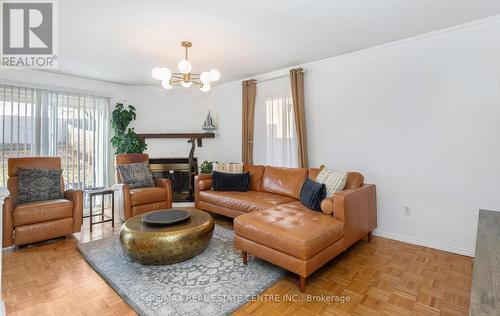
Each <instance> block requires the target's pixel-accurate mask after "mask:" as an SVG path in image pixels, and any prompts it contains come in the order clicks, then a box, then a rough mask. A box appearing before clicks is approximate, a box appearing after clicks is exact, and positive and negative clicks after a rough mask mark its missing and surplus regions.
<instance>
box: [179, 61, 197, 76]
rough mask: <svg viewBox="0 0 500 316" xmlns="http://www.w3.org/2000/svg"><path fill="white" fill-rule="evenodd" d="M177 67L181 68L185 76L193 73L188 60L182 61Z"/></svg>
mask: <svg viewBox="0 0 500 316" xmlns="http://www.w3.org/2000/svg"><path fill="white" fill-rule="evenodd" d="M177 67H178V68H179V71H180V72H181V73H183V74H188V73H190V72H191V69H193V67H192V66H191V63H190V62H189V60H186V59H184V60H181V61H180V62H179V65H177Z"/></svg>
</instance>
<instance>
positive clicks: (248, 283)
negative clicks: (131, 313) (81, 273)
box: [78, 226, 286, 316]
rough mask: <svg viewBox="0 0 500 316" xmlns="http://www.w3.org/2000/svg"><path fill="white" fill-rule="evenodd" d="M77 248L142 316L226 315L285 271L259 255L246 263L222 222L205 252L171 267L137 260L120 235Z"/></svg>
mask: <svg viewBox="0 0 500 316" xmlns="http://www.w3.org/2000/svg"><path fill="white" fill-rule="evenodd" d="M78 248H79V249H80V252H81V253H82V255H83V257H84V258H85V260H87V262H88V263H89V264H90V265H91V266H92V267H93V268H94V270H95V271H97V272H98V273H99V274H100V275H101V276H102V277H103V278H104V279H105V280H106V281H107V282H108V283H109V284H110V285H111V287H113V289H114V290H115V291H116V292H117V293H118V294H119V295H120V296H121V297H122V298H123V299H124V300H125V301H126V302H127V304H128V305H129V306H130V307H132V308H133V309H134V310H135V311H136V312H137V313H138V314H140V315H159V316H163V315H227V314H230V313H231V312H233V311H234V310H236V309H237V308H238V307H239V306H241V305H243V304H245V303H246V302H247V301H249V300H252V299H255V297H256V296H257V295H258V294H260V293H261V292H262V291H263V290H265V289H266V288H268V287H269V286H271V285H272V284H274V283H275V282H276V281H277V280H279V279H280V278H282V277H283V276H284V275H285V273H286V272H285V271H284V270H282V269H281V268H279V267H276V266H274V265H272V264H270V263H267V262H264V261H262V260H259V259H255V258H252V260H251V261H249V263H248V265H244V264H243V262H242V259H241V253H240V251H238V250H237V249H235V248H234V245H233V232H232V231H231V230H228V229H225V228H222V227H220V226H216V227H215V231H214V235H213V238H212V241H211V242H210V244H209V246H208V247H207V249H206V250H205V251H204V252H203V253H202V254H200V255H198V256H197V257H194V258H193V259H190V260H187V261H184V262H180V263H176V264H172V265H164V266H148V265H142V264H140V263H137V262H136V261H134V260H132V259H130V258H129V257H128V256H127V255H125V254H124V253H123V251H122V249H121V246H120V241H119V237H118V236H117V235H114V236H110V237H106V238H103V239H100V240H96V241H91V242H87V243H83V244H79V245H78Z"/></svg>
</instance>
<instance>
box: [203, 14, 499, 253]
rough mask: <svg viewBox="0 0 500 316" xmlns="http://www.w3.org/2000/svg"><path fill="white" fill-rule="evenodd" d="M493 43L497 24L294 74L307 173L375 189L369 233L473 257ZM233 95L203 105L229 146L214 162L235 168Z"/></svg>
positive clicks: (492, 169) (493, 203) (231, 89)
mask: <svg viewBox="0 0 500 316" xmlns="http://www.w3.org/2000/svg"><path fill="white" fill-rule="evenodd" d="M498 34H500V19H499V18H498V17H496V18H493V19H488V20H485V21H481V22H477V23H474V24H469V25H466V26H462V27H456V28H453V29H448V30H445V31H441V32H435V33H432V34H427V35H424V36H420V37H417V38H413V39H409V40H404V41H400V42H396V43H392V44H389V45H384V46H381V47H375V48H372V49H368V50H365V51H362V52H358V53H352V54H348V55H344V56H340V57H337V58H332V59H329V60H325V61H321V62H316V63H312V64H308V65H303V67H304V68H305V70H306V75H305V82H306V85H305V95H306V114H307V130H308V138H309V156H310V164H311V165H312V166H319V165H320V164H325V165H327V166H329V167H331V168H339V169H343V170H357V171H360V172H362V173H363V174H364V175H365V178H366V182H369V183H375V184H376V185H377V198H378V229H377V232H376V233H377V234H378V235H381V236H386V237H389V238H395V239H400V240H404V241H409V242H413V243H417V244H422V245H427V246H431V247H435V248H440V249H444V250H449V251H454V252H457V253H463V254H470V255H472V254H473V253H474V247H475V235H476V224H477V215H478V209H480V208H484V209H493V210H500V194H499V193H498V184H497V182H498V177H499V176H500V163H499V161H500V86H499V78H500V37H499V36H498ZM279 73H286V70H283V71H278V72H276V73H275V74H279ZM275 74H273V75H275ZM268 76H269V75H263V76H257V77H256V78H257V79H260V78H265V77H268ZM257 90H258V88H257ZM240 91H241V87H240V85H239V82H238V84H237V83H229V84H225V85H221V86H219V87H216V88H215V91H214V93H213V95H212V97H213V104H214V106H215V107H216V109H217V112H218V113H219V116H220V117H219V120H220V121H221V122H220V123H219V124H220V126H221V127H220V128H221V130H220V132H221V133H220V134H221V135H220V136H219V138H218V139H217V141H218V142H221V146H222V145H224V146H226V147H225V148H229V147H227V146H229V145H230V144H237V146H235V147H234V148H235V149H234V150H232V148H231V149H230V150H224V151H219V152H218V153H217V154H216V158H217V159H219V160H222V161H224V160H231V161H232V160H240V159H241V158H240V157H241V156H240V147H239V146H240V142H241V123H240V118H241V112H240V108H241V92H240ZM257 93H258V92H257ZM222 113H224V114H226V113H227V115H225V116H224V118H223V117H222V116H223V115H224V114H222ZM236 149H237V150H236ZM405 205H409V206H410V207H411V211H412V212H413V215H412V216H405V215H404V213H403V209H404V206H405Z"/></svg>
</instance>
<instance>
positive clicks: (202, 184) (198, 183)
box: [194, 174, 212, 208]
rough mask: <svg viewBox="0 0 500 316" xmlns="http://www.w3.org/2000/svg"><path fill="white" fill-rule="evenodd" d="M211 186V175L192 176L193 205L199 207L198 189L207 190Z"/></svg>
mask: <svg viewBox="0 0 500 316" xmlns="http://www.w3.org/2000/svg"><path fill="white" fill-rule="evenodd" d="M211 188H212V175H211V174H199V175H197V176H195V177H194V206H195V207H197V208H200V207H199V205H198V204H199V202H200V191H204V190H209V189H211Z"/></svg>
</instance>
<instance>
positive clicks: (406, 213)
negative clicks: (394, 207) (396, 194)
mask: <svg viewBox="0 0 500 316" xmlns="http://www.w3.org/2000/svg"><path fill="white" fill-rule="evenodd" d="M404 213H405V215H406V216H411V215H412V212H411V208H410V206H409V205H405V207H404Z"/></svg>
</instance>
